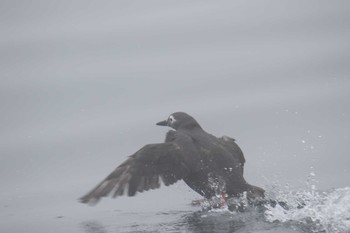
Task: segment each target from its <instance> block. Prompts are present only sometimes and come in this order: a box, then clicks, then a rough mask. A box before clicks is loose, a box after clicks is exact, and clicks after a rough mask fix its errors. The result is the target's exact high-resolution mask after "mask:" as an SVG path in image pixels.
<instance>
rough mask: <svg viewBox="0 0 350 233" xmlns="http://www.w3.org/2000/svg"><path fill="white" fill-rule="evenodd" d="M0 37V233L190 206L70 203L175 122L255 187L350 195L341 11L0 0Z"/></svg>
mask: <svg viewBox="0 0 350 233" xmlns="http://www.w3.org/2000/svg"><path fill="white" fill-rule="evenodd" d="M0 29H1V30H0V31H1V37H0V75H1V80H0V113H1V114H0V127H1V131H0V150H1V151H0V184H1V187H2V188H1V191H0V208H1V211H0V216H1V217H0V219H1V220H0V230H1V228H2V230H4V232H9V231H11V232H16V231H18V232H20V231H21V230H23V229H29V230H33V231H36V232H40V230H39V229H45V226H46V227H47V229H50V224H56V225H57V226H59V227H58V228H56V230H55V231H56V232H60V231H64V230H67V229H70V228H69V227H67V226H70V225H69V224H71V225H74V224H75V223H79V222H81V221H84V219H85V218H91V217H92V216H93V217H96V216H98V215H99V214H98V213H97V212H99V213H106V212H107V213H109V212H108V211H111V209H112V208H113V210H115V209H117V210H118V211H122V210H133V211H147V210H149V209H152V210H154V209H157V208H159V209H176V208H177V206H178V205H186V204H188V203H189V202H190V201H191V200H192V199H194V198H198V195H197V194H195V193H194V192H193V191H191V190H190V189H189V188H188V187H187V186H186V185H185V184H184V183H183V182H178V183H177V184H176V185H174V186H172V187H167V188H164V187H162V189H160V190H156V191H150V192H147V193H142V194H138V195H137V196H136V197H133V198H127V197H122V198H120V199H116V200H114V199H113V200H110V199H104V200H103V201H102V202H101V203H100V204H99V205H97V206H96V207H94V208H90V207H87V206H85V205H82V204H80V203H78V202H77V198H79V197H80V196H81V195H83V194H85V193H86V192H87V191H89V190H90V189H91V188H93V187H94V186H95V185H96V184H97V183H98V182H99V181H101V180H102V179H103V178H104V177H105V176H107V175H108V174H109V173H110V172H111V171H112V170H113V169H114V168H115V167H116V166H117V165H119V164H120V163H121V162H123V161H124V160H125V159H126V157H127V156H128V155H131V154H133V153H134V152H136V151H137V150H138V149H139V148H140V147H142V146H143V145H145V144H148V143H154V142H161V141H163V140H164V135H165V133H166V131H167V129H166V128H162V127H158V126H156V125H155V123H156V122H158V121H160V120H164V119H166V118H167V117H168V115H169V114H171V113H172V112H176V111H185V112H187V113H189V114H190V115H192V116H193V117H195V118H196V119H197V121H198V122H199V123H200V124H201V126H202V127H203V128H204V129H205V130H206V131H208V132H210V133H212V134H214V135H216V136H222V135H228V136H231V137H233V138H235V139H236V140H237V142H238V144H239V145H240V146H241V148H242V150H243V152H244V154H245V157H246V160H247V163H246V165H245V177H246V179H247V181H248V182H250V183H252V184H255V185H258V186H262V187H264V188H266V189H268V188H269V187H271V186H273V185H275V184H278V185H281V186H284V185H286V184H289V185H290V186H293V187H296V188H303V187H305V186H307V184H306V182H307V180H308V176H309V175H310V173H315V174H316V176H315V181H314V182H315V183H316V186H317V187H318V188H319V189H331V188H338V187H345V186H349V181H350V180H349V177H350V169H349V164H350V158H349V149H348V147H349V144H350V137H349V133H348V130H349V128H350V103H349V102H350V101H349V100H350V78H349V75H350V43H349V41H350V3H349V2H348V1H95V2H90V1H4V0H2V1H1V2H0ZM113 214H114V215H117V213H116V212H113ZM43 216H45V217H43ZM43 219H45V221H44V222H45V223H43ZM122 221H124V223H125V222H127V221H128V220H126V219H124V220H122ZM62 223H63V224H62ZM64 227H67V229H64ZM2 230H1V231H2Z"/></svg>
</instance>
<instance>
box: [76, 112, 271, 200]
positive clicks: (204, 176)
mask: <svg viewBox="0 0 350 233" xmlns="http://www.w3.org/2000/svg"><path fill="white" fill-rule="evenodd" d="M156 125H158V126H168V127H170V128H171V129H170V130H169V131H168V132H167V133H166V136H165V140H164V142H162V143H153V144H147V145H145V146H143V147H142V148H141V149H140V150H138V151H137V152H135V153H134V154H132V155H130V156H129V157H128V158H127V159H126V160H125V161H124V162H123V163H121V164H120V165H119V166H118V167H117V168H116V169H115V170H114V171H113V172H111V173H110V174H109V175H108V176H107V177H106V178H105V179H104V180H102V181H101V182H100V183H99V184H98V185H97V186H96V187H95V188H93V189H92V190H91V191H90V192H88V193H87V194H86V195H84V196H82V197H81V198H80V199H79V200H80V202H82V203H87V204H92V205H93V204H96V203H97V202H98V201H99V200H100V199H101V198H102V197H106V196H109V195H110V196H112V197H113V198H115V197H118V196H122V195H128V196H134V195H135V194H136V193H142V192H144V191H148V190H151V189H157V188H160V186H161V183H163V184H164V185H165V186H169V185H172V184H174V183H176V182H177V181H179V180H183V181H184V182H185V183H186V184H187V185H188V186H189V187H190V188H191V189H193V190H194V191H195V192H197V193H198V194H200V195H201V196H203V197H204V198H205V199H210V198H213V197H215V196H218V195H225V196H226V197H228V198H230V197H239V196H240V195H242V194H244V193H245V194H246V196H247V197H248V198H249V199H256V198H264V192H265V190H264V189H262V188H260V187H257V186H254V185H250V184H248V183H247V182H246V180H245V179H244V177H243V173H244V164H245V158H244V155H243V152H242V150H241V149H240V147H239V146H238V145H237V143H236V140H235V139H233V138H231V137H228V136H222V137H216V136H214V135H212V134H210V133H207V132H206V131H205V130H203V128H202V127H201V126H200V125H199V123H198V122H197V121H196V120H195V119H194V118H193V117H192V116H190V115H189V114H187V113H185V112H175V113H172V114H170V116H169V117H168V118H167V119H166V120H164V121H160V122H158V123H156Z"/></svg>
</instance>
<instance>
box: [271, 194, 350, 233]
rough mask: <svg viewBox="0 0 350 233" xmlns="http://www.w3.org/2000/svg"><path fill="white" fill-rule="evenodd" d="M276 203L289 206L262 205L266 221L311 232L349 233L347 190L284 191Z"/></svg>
mask: <svg viewBox="0 0 350 233" xmlns="http://www.w3.org/2000/svg"><path fill="white" fill-rule="evenodd" d="M275 198H276V200H278V201H279V202H283V203H288V204H287V205H288V208H285V207H283V206H281V205H279V204H278V205H276V206H271V205H265V207H266V211H265V212H264V215H265V219H266V221H269V222H276V221H278V222H282V223H289V224H295V225H298V226H301V227H305V228H306V230H309V231H311V232H327V233H328V232H332V233H333V232H339V233H340V232H344V233H345V232H347V233H348V232H350V187H345V188H339V189H335V190H331V191H326V192H321V191H317V190H315V189H312V190H309V191H297V192H293V191H285V192H279V193H277V195H276V197H275Z"/></svg>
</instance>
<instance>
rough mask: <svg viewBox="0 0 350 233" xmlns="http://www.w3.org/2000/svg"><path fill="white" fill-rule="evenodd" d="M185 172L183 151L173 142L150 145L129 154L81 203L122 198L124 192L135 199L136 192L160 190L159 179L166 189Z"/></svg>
mask: <svg viewBox="0 0 350 233" xmlns="http://www.w3.org/2000/svg"><path fill="white" fill-rule="evenodd" d="M188 173H189V169H188V168H187V166H186V165H185V163H184V156H183V153H182V150H181V148H180V147H179V146H178V145H177V144H176V143H174V142H168V143H159V144H149V145H146V146H144V147H142V148H141V149H140V150H139V151H137V152H136V153H135V154H133V155H131V156H130V157H129V158H128V159H127V160H126V161H125V162H123V163H122V164H121V165H120V166H118V167H117V168H116V169H115V170H114V171H113V172H112V173H111V174H110V175H109V176H107V177H106V178H105V179H104V180H103V181H102V182H101V183H99V184H98V185H97V186H96V187H95V188H94V189H93V190H91V191H90V192H89V193H87V194H86V195H84V196H83V197H81V198H80V201H81V202H83V203H90V204H94V203H97V202H98V201H99V199H100V198H101V197H105V196H107V195H109V194H112V196H113V197H117V196H121V195H123V194H124V193H125V191H126V190H127V194H128V196H134V195H135V194H136V192H143V191H147V190H149V189H156V188H159V187H160V180H162V181H163V183H164V184H165V185H166V186H168V185H171V184H174V183H175V182H177V181H178V180H180V179H182V178H184V177H185V176H186V175H187V174H188Z"/></svg>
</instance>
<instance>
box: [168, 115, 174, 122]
mask: <svg viewBox="0 0 350 233" xmlns="http://www.w3.org/2000/svg"><path fill="white" fill-rule="evenodd" d="M168 121H169V122H170V123H174V122H175V121H176V120H175V118H174V117H173V115H170V116H169V119H168Z"/></svg>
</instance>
